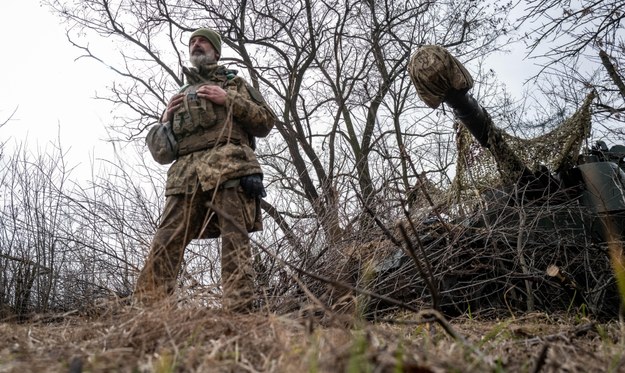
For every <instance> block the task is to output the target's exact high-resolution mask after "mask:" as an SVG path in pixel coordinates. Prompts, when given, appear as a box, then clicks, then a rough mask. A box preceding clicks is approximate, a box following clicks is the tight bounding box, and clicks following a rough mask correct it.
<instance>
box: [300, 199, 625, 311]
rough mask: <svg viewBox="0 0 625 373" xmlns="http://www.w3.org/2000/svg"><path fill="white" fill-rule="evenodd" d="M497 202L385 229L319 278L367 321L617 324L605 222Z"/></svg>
mask: <svg viewBox="0 0 625 373" xmlns="http://www.w3.org/2000/svg"><path fill="white" fill-rule="evenodd" d="M490 194H491V197H493V198H491V200H482V203H481V204H479V206H481V207H479V208H476V209H475V210H474V212H473V213H471V214H467V215H465V216H464V217H458V218H453V219H452V218H448V216H450V215H448V214H445V213H441V210H440V209H439V210H438V212H437V213H430V214H427V215H422V216H420V217H414V216H406V218H405V219H402V220H400V221H399V222H397V223H396V224H395V226H393V227H389V226H385V225H384V224H382V223H381V222H380V221H378V228H379V231H378V232H377V237H378V238H377V239H374V240H370V241H368V242H367V243H362V240H360V241H358V243H356V244H352V245H349V246H347V247H346V248H345V249H344V250H342V251H338V252H339V253H340V257H337V254H334V255H333V256H332V257H331V258H330V257H328V258H326V260H325V261H324V263H325V264H324V265H322V266H321V268H318V269H317V270H316V273H322V274H326V275H327V276H328V277H329V278H334V279H339V280H340V281H333V283H332V285H333V286H332V287H334V288H335V289H340V290H337V291H336V293H335V294H336V296H335V297H334V298H333V299H334V300H335V301H337V299H338V298H340V297H341V296H345V295H351V296H353V299H354V302H355V304H354V307H355V309H356V310H358V311H359V312H361V314H363V315H364V316H365V317H368V318H378V317H384V315H386V314H387V313H388V312H390V311H394V310H397V309H402V308H403V309H409V310H415V309H420V308H423V307H433V308H434V309H437V310H440V311H442V312H443V313H444V314H445V315H447V316H456V315H462V314H469V315H477V314H482V315H493V316H499V315H502V316H504V315H508V316H509V315H510V314H513V315H514V314H520V313H525V312H531V311H542V312H547V313H563V312H565V313H570V314H577V315H579V314H582V315H584V314H593V315H595V316H596V317H602V318H613V317H615V316H616V315H618V309H619V302H620V300H619V295H618V291H617V287H616V284H615V280H614V276H613V273H612V270H611V266H610V257H609V253H608V246H607V244H606V243H602V242H601V239H600V237H599V235H600V231H601V229H602V227H601V224H602V223H601V221H599V220H598V218H597V216H593V215H591V213H590V212H589V211H588V209H587V208H584V207H583V206H581V205H580V204H578V202H576V201H570V202H567V203H551V204H550V203H549V201H544V200H543V201H534V202H527V203H525V204H519V203H518V202H517V203H515V202H512V201H513V200H514V199H513V198H511V196H510V195H507V194H506V193H504V192H502V191H495V190H493V191H491V193H490ZM374 236H376V235H374ZM337 273H338V274H339V275H336V274H337ZM333 274H334V275H333ZM337 282H338V283H337ZM317 283H318V284H317V285H316V286H315V285H314V284H309V288H311V289H313V290H315V289H316V290H317V293H319V294H318V295H320V296H321V293H322V292H323V291H326V292H327V288H328V287H329V286H328V284H327V283H326V284H325V288H324V287H323V285H322V284H321V282H317Z"/></svg>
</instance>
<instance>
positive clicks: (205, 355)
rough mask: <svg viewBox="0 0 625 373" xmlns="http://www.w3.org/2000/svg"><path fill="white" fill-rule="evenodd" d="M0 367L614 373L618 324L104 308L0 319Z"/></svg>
mask: <svg viewBox="0 0 625 373" xmlns="http://www.w3.org/2000/svg"><path fill="white" fill-rule="evenodd" d="M0 334H1V335H2V336H3V337H2V338H0V372H72V373H78V372H158V373H161V372H350V373H351V372H538V371H540V372H625V357H624V355H625V354H624V352H625V344H624V343H623V331H622V326H621V325H620V324H619V323H618V322H607V323H598V322H595V321H593V320H591V319H588V318H584V317H580V316H579V315H577V316H569V317H557V316H548V315H546V314H539V313H536V314H526V315H523V316H516V317H509V318H507V319H492V320H475V319H471V318H469V317H467V316H465V317H460V318H456V319H453V320H445V319H444V318H442V316H440V315H438V314H437V313H436V312H433V311H423V312H421V313H419V314H412V313H402V314H396V315H394V316H393V317H392V318H389V319H387V320H385V321H379V322H366V321H362V320H358V319H356V318H354V317H352V316H346V315H334V316H331V317H329V316H305V315H304V313H299V314H287V315H276V314H270V313H267V312H262V311H261V312H257V313H254V314H251V315H233V314H228V313H225V312H223V311H220V310H211V309H206V308H204V307H199V306H197V305H188V304H187V305H181V304H176V305H171V304H160V305H157V306H155V307H150V308H143V307H137V306H129V305H119V304H111V305H107V307H105V308H102V309H100V310H99V311H98V312H94V313H92V314H90V315H78V314H77V313H69V314H57V315H47V316H45V317H44V316H38V317H34V318H32V319H31V320H29V321H27V322H22V323H17V322H4V323H1V324H0Z"/></svg>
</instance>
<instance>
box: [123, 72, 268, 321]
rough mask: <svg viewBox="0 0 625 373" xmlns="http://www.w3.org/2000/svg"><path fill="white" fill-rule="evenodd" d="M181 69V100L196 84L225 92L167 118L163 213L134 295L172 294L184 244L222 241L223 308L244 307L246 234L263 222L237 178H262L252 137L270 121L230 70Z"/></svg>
mask: <svg viewBox="0 0 625 373" xmlns="http://www.w3.org/2000/svg"><path fill="white" fill-rule="evenodd" d="M184 72H185V74H186V75H187V81H188V82H189V85H187V86H185V87H184V88H183V91H184V93H185V94H186V96H185V97H193V93H194V92H195V90H196V89H197V88H198V87H199V86H201V85H204V84H213V85H219V86H221V87H222V88H223V89H224V90H225V91H226V92H227V99H226V104H225V105H223V106H222V105H217V104H213V103H211V102H210V101H208V100H204V99H200V98H195V99H194V100H193V99H185V103H184V106H183V107H182V108H180V109H179V110H178V111H177V112H176V114H175V116H174V121H173V127H172V128H173V132H174V135H175V137H176V140H177V141H178V143H179V145H180V150H179V153H178V154H179V156H178V159H177V160H176V161H175V162H174V164H172V166H171V167H170V168H169V171H168V172H167V185H166V191H165V195H166V197H167V199H166V202H165V208H164V211H163V214H162V216H161V222H160V225H159V226H158V229H157V231H156V234H155V236H154V239H153V241H152V245H151V251H150V254H149V256H148V259H147V260H146V264H145V266H144V268H143V270H142V271H141V273H140V275H139V279H138V281H137V287H136V290H135V293H136V294H137V296H138V297H139V298H144V299H145V298H163V297H165V296H166V295H168V294H171V293H172V292H173V291H174V289H175V286H176V278H177V276H178V273H179V271H180V267H181V264H182V259H183V256H184V250H185V247H186V246H187V245H188V244H189V242H190V241H191V240H192V239H196V238H215V237H219V236H221V239H222V251H221V268H222V272H221V275H222V288H223V295H224V307H226V308H229V309H233V310H240V309H246V308H248V307H249V306H250V303H251V300H252V299H251V296H252V294H253V271H252V266H251V253H250V240H249V236H248V234H247V233H246V232H253V231H257V230H261V229H262V222H261V218H260V203H259V202H260V200H259V198H253V197H248V196H247V195H246V194H245V193H244V191H243V189H242V187H241V186H240V185H239V184H238V180H239V179H240V178H241V177H244V176H247V175H253V174H261V173H262V170H261V168H260V164H259V163H258V160H257V159H256V156H255V154H254V151H253V149H252V147H253V139H254V137H264V136H267V134H268V133H269V131H270V130H271V128H272V127H273V124H274V121H275V119H276V118H275V115H274V114H273V112H272V111H271V109H270V108H269V107H268V106H267V105H266V104H265V102H264V100H263V98H262V96H261V95H260V93H258V91H256V90H254V89H253V88H252V87H250V86H249V85H248V84H247V83H246V82H245V80H244V79H242V78H240V77H237V76H234V74H233V71H232V70H227V69H225V68H224V67H223V66H220V65H217V64H210V65H205V66H201V67H200V68H199V69H195V68H193V69H190V70H188V69H185V70H184ZM234 73H235V72H234ZM209 205H210V206H214V208H213V209H211V208H209V207H208V206H209ZM217 212H219V213H223V214H225V216H218V214H217Z"/></svg>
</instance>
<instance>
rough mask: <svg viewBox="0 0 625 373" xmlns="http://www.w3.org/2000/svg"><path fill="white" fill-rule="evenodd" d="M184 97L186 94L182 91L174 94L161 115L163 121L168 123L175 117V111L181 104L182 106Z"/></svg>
mask: <svg viewBox="0 0 625 373" xmlns="http://www.w3.org/2000/svg"><path fill="white" fill-rule="evenodd" d="M183 99H184V94H182V93H178V94H175V95H173V97H172V98H171V99H170V100H169V103H168V104H167V109H165V112H164V113H163V116H162V117H161V123H167V122H169V121H170V120H172V119H173V118H174V113H175V112H176V110H178V109H179V108H180V106H182V100H183Z"/></svg>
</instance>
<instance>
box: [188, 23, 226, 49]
mask: <svg viewBox="0 0 625 373" xmlns="http://www.w3.org/2000/svg"><path fill="white" fill-rule="evenodd" d="M196 36H202V37H204V38H206V39H207V40H208V41H209V42H210V43H211V44H212V45H213V47H214V48H215V51H216V52H217V53H219V55H220V56H221V36H219V34H218V33H216V32H215V31H213V30H211V29H208V28H199V29H197V30H195V31H194V32H193V34H191V36H190V37H189V42H191V39H193V38H194V37H196Z"/></svg>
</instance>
